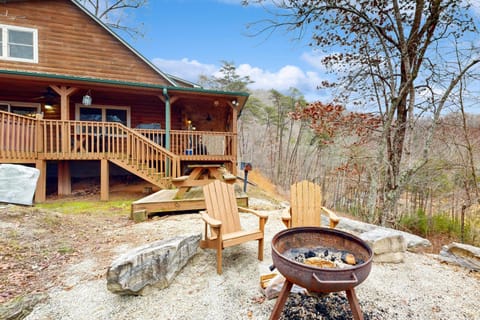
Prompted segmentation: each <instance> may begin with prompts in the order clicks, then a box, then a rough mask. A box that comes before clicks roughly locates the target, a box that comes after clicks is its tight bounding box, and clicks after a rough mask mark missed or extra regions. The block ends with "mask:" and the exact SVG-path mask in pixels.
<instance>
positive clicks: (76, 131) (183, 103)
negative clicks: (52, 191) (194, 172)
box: [0, 71, 248, 201]
mask: <svg viewBox="0 0 480 320" xmlns="http://www.w3.org/2000/svg"><path fill="white" fill-rule="evenodd" d="M0 86H1V87H2V88H3V89H2V90H1V91H0V133H1V136H0V163H25V164H34V165H35V166H36V167H37V168H39V169H40V171H41V178H40V181H39V189H38V190H37V192H36V198H35V200H36V201H44V200H45V177H46V167H47V163H48V162H49V161H55V162H56V163H58V174H57V175H58V194H59V195H68V194H70V193H71V172H70V169H69V167H70V166H69V161H81V160H98V161H100V163H101V165H100V167H101V173H100V178H101V199H103V200H106V199H108V179H109V176H110V173H109V169H108V168H109V163H114V164H116V165H118V166H120V167H121V168H123V169H126V170H127V171H129V172H131V173H133V174H135V175H137V176H139V177H141V178H142V179H145V180H146V181H149V182H151V183H154V184H156V185H158V186H159V187H161V188H169V187H170V186H171V179H172V178H175V177H178V176H181V175H182V174H183V173H184V170H185V168H186V167H187V166H188V165H190V164H192V163H219V164H222V165H224V166H225V167H226V168H227V169H228V170H230V171H231V172H232V173H233V174H236V172H235V170H236V159H237V132H236V127H237V124H236V121H237V117H238V115H239V112H240V111H241V108H242V107H243V105H244V104H245V102H246V99H247V98H248V94H245V93H229V92H218V91H210V90H204V89H201V88H196V87H190V88H186V87H169V86H160V85H153V84H138V83H125V82H119V81H113V80H112V81H105V80H102V81H100V80H98V81H94V80H92V79H81V78H66V77H58V78H55V77H52V76H48V77H47V76H39V75H34V74H27V73H18V72H7V73H6V72H5V71H2V73H0ZM86 95H88V96H89V97H90V98H91V101H90V102H89V101H87V103H86V104H85V102H86V101H85V100H84V97H85V96H86ZM88 102H89V103H88ZM42 177H43V179H42Z"/></svg>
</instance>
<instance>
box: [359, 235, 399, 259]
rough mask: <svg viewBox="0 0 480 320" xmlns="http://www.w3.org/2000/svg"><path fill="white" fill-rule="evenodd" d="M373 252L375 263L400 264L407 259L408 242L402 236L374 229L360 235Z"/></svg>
mask: <svg viewBox="0 0 480 320" xmlns="http://www.w3.org/2000/svg"><path fill="white" fill-rule="evenodd" d="M360 238H361V239H362V240H364V241H365V242H366V243H367V244H368V245H369V246H370V248H372V251H373V261H375V262H389V263H400V262H403V260H404V259H405V251H407V242H406V241H405V237H404V236H403V235H402V234H399V233H397V232H392V231H390V230H385V229H373V230H370V231H367V232H364V233H362V234H360Z"/></svg>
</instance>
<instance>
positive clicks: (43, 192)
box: [35, 160, 47, 202]
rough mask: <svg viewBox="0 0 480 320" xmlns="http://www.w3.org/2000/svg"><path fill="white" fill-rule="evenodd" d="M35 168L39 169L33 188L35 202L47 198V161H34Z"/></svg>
mask: <svg viewBox="0 0 480 320" xmlns="http://www.w3.org/2000/svg"><path fill="white" fill-rule="evenodd" d="M35 168H37V169H38V170H40V175H39V176H38V180H37V187H36V189H35V202H44V201H45V200H46V199H47V161H45V160H37V161H35Z"/></svg>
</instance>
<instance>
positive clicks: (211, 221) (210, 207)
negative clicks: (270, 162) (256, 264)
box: [200, 180, 268, 274]
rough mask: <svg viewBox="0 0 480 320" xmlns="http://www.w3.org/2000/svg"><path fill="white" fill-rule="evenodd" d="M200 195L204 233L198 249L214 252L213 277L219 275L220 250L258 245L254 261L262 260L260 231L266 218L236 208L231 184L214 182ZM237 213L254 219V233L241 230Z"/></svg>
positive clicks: (254, 212) (261, 234) (259, 214)
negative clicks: (256, 258)
mask: <svg viewBox="0 0 480 320" xmlns="http://www.w3.org/2000/svg"><path fill="white" fill-rule="evenodd" d="M203 193H204V196H205V204H206V211H201V212H200V215H201V217H202V219H203V220H204V222H205V232H204V238H203V239H202V240H201V241H200V248H202V249H205V248H209V249H216V250H217V273H218V274H221V273H222V251H223V249H224V248H227V247H230V246H234V245H237V244H241V243H244V242H247V241H253V240H257V241H258V260H263V239H264V229H265V223H266V222H267V219H268V216H267V215H265V214H261V213H259V212H256V211H254V210H250V209H247V208H242V207H238V206H237V200H236V197H235V191H234V186H233V184H227V183H224V182H221V181H219V180H215V181H214V182H212V183H209V184H207V185H205V186H204V187H203ZM239 211H240V212H247V213H251V214H254V215H256V216H258V218H259V227H258V229H255V230H248V231H246V230H243V229H242V226H241V224H240V214H239Z"/></svg>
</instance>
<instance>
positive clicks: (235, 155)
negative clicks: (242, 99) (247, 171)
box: [228, 101, 238, 175]
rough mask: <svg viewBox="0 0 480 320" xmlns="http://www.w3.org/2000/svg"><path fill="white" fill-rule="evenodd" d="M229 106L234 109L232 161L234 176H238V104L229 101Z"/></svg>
mask: <svg viewBox="0 0 480 320" xmlns="http://www.w3.org/2000/svg"><path fill="white" fill-rule="evenodd" d="M228 105H229V106H230V107H231V108H232V133H233V139H232V159H233V166H232V167H233V168H232V174H233V175H237V160H238V159H237V156H238V155H237V139H238V131H237V129H238V128H237V117H238V111H237V106H238V102H237V101H235V103H234V102H233V101H232V102H230V101H228Z"/></svg>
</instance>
